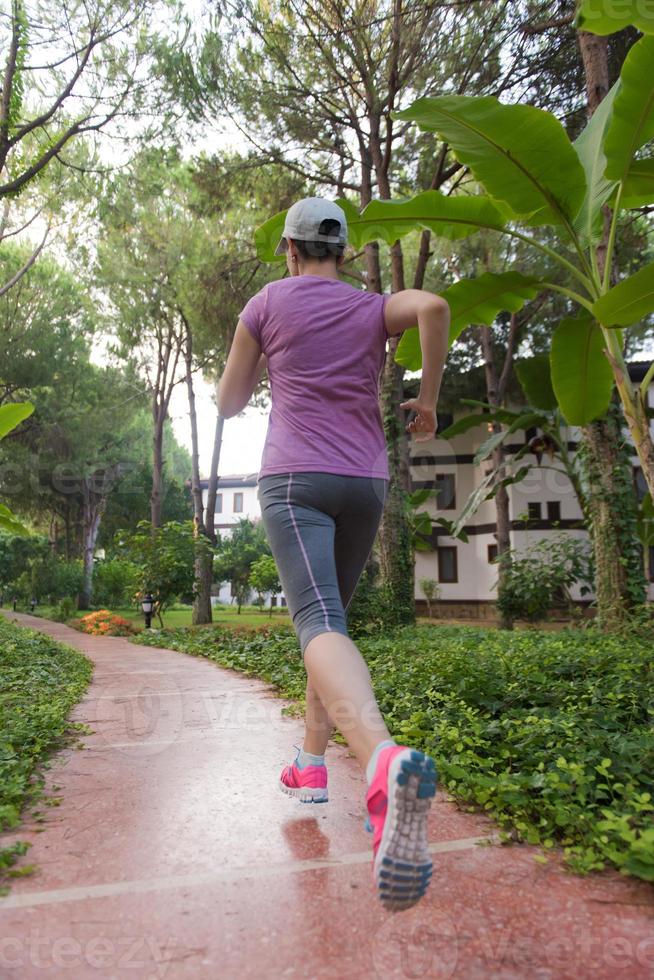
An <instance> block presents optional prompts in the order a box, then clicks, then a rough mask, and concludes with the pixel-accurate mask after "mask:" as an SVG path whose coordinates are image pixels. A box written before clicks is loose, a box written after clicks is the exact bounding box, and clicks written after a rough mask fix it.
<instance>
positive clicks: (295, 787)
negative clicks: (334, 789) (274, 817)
mask: <svg viewBox="0 0 654 980" xmlns="http://www.w3.org/2000/svg"><path fill="white" fill-rule="evenodd" d="M298 755H299V750H298ZM296 763H297V756H296V759H295V762H292V763H291V764H290V765H288V766H285V767H284V769H283V770H282V774H281V776H280V777H279V788H280V789H281V791H282V793H286V794H287V795H288V796H294V797H295V798H296V800H300V802H302V803H327V801H328V799H329V796H328V794H327V766H305V767H304V768H303V769H299V768H298V766H297V765H296Z"/></svg>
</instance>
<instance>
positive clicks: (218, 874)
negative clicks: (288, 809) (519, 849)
mask: <svg viewBox="0 0 654 980" xmlns="http://www.w3.org/2000/svg"><path fill="white" fill-rule="evenodd" d="M488 843H492V844H496V843H499V838H497V837H493V836H491V837H488V836H487V837H464V838H461V839H459V840H448V841H440V842H439V843H437V844H430V845H429V850H430V851H431V853H432V854H445V853H448V852H451V851H466V850H470V849H471V848H473V847H476V846H477V845H478V844H488ZM371 856H372V852H371V851H364V852H357V853H355V854H343V855H342V856H341V857H339V858H334V859H333V860H329V859H325V860H320V861H319V860H311V859H308V860H306V861H289V862H286V863H285V864H279V865H268V866H266V865H260V866H258V867H252V868H249V867H242V866H241V867H236V868H224V869H223V870H221V871H205V872H198V873H197V874H188V875H167V876H165V877H161V878H142V879H137V880H136V881H111V882H107V883H106V884H104V885H78V886H75V887H73V888H54V889H52V890H51V891H44V892H31V893H30V892H26V893H25V894H23V895H9V896H8V897H7V898H3V899H0V912H1V911H2V910H3V909H25V908H31V907H32V906H36V905H60V904H62V903H63V902H79V901H83V900H85V899H93V898H111V897H113V896H116V895H136V894H144V893H146V892H159V891H166V890H168V889H170V888H193V887H197V886H199V885H203V886H204V885H212V884H216V883H218V882H220V881H230V880H240V879H242V880H245V879H248V878H255V879H257V878H272V877H275V876H276V875H287V874H301V873H302V872H304V871H315V870H317V869H319V868H331V869H333V870H338V869H339V868H345V867H349V866H350V865H353V864H365V863H367V862H368V861H370V860H371Z"/></svg>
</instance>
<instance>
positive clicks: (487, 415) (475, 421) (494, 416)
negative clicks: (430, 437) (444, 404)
mask: <svg viewBox="0 0 654 980" xmlns="http://www.w3.org/2000/svg"><path fill="white" fill-rule="evenodd" d="M519 417H520V413H519V412H510V411H508V410H507V409H504V408H493V409H491V410H490V411H487V412H477V413H473V414H471V415H464V416H463V417H462V418H460V419H457V421H456V422H453V423H452V425H448V427H447V429H444V430H443V432H439V433H438V438H439V439H453V438H454V437H455V436H460V435H461V434H462V433H464V432H468V430H469V429H476V428H477V427H478V426H480V425H488V423H489V422H502V423H504V424H505V425H510V424H511V423H512V422H514V421H515V420H516V419H517V418H519Z"/></svg>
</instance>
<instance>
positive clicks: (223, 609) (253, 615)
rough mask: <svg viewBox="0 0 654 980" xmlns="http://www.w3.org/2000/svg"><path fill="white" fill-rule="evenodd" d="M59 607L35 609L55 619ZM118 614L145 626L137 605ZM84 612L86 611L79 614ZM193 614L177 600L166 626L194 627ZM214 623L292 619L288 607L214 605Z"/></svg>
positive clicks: (23, 609)
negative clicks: (273, 609) (239, 607)
mask: <svg viewBox="0 0 654 980" xmlns="http://www.w3.org/2000/svg"><path fill="white" fill-rule="evenodd" d="M54 610H55V607H54V606H37V608H36V609H35V610H34V614H33V615H35V616H41V617H43V619H54V618H55V617H54V616H53V612H54ZM19 611H20V612H26V613H29V612H30V609H29V607H23V606H20V607H19ZM110 611H111V612H113V613H116V614H117V615H118V616H123V617H124V618H125V619H128V620H129V621H130V623H134V624H135V625H136V626H143V625H144V623H145V619H144V616H143V613H142V611H141V609H140V608H139V609H137V608H135V607H134V606H124V607H123V606H121V607H118V608H115V609H111V610H110ZM79 615H80V616H81V615H83V613H79ZM192 615H193V609H192V607H191V606H186V605H183V604H182V603H175V604H174V605H173V606H171V607H170V609H167V610H166V611H165V612H164V614H163V622H164V626H165V627H166V629H169V628H170V629H173V628H176V627H179V626H190V625H191V620H192ZM213 622H214V623H215V624H217V625H220V626H230V625H232V626H251V627H256V626H267V625H270V624H271V623H287V624H289V625H290V623H291V620H290V617H289V615H288V612H287V610H286V608H284V609H283V610H282V609H279V608H278V609H277V610H276V611H274V612H273V614H272V616H269V615H268V609H266V610H265V611H264V612H261V611H260V610H259V609H258V608H257V607H256V606H243V607H242V608H241V613H240V615H239V614H238V612H237V608H236V606H214V607H213ZM152 625H153V626H154V627H155V628H157V627H158V626H159V621H158V620H157V619H156V618H155V619H154V620H153V621H152Z"/></svg>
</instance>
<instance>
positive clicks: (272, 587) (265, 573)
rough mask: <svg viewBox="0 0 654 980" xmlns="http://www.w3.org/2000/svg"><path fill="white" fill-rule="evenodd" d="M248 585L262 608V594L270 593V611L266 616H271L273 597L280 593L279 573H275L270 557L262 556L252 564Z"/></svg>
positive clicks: (275, 567) (273, 560) (273, 562)
mask: <svg viewBox="0 0 654 980" xmlns="http://www.w3.org/2000/svg"><path fill="white" fill-rule="evenodd" d="M249 583H250V585H251V586H252V588H253V589H254V590H255V592H256V593H257V595H258V596H259V599H260V600H261V605H262V606H263V597H264V594H265V593H266V592H269V593H270V610H269V613H268V615H269V616H272V609H273V602H272V601H273V596H276V595H277V593H278V592H281V591H282V586H281V583H280V581H279V572H278V571H277V565H276V564H275V559H274V558H273V557H272V555H262V556H261V558H259V559H258V560H257V561H255V562H253V563H252V565H251V566H250V578H249Z"/></svg>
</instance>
